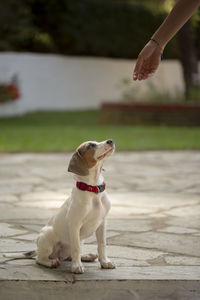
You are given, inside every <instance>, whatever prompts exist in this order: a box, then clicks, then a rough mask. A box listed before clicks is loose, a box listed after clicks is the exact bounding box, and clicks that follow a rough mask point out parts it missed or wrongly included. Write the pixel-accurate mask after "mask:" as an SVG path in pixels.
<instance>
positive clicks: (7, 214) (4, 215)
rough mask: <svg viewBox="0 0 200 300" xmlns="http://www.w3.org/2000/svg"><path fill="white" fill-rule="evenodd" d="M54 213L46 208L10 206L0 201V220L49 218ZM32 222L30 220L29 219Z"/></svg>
mask: <svg viewBox="0 0 200 300" xmlns="http://www.w3.org/2000/svg"><path fill="white" fill-rule="evenodd" d="M53 214H54V212H53V210H52V211H50V210H49V209H48V208H43V209H41V208H35V207H33V208H26V207H12V206H11V205H8V204H1V203H0V220H12V219H13V220H16V219H23V220H26V219H27V220H28V219H45V220H46V219H49V218H50V217H51V216H52V215H53ZM30 222H32V221H30Z"/></svg>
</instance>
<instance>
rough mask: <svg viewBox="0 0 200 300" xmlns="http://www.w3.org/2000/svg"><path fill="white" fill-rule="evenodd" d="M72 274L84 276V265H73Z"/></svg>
mask: <svg viewBox="0 0 200 300" xmlns="http://www.w3.org/2000/svg"><path fill="white" fill-rule="evenodd" d="M72 273H75V274H83V273H84V267H83V265H82V264H73V265H72Z"/></svg>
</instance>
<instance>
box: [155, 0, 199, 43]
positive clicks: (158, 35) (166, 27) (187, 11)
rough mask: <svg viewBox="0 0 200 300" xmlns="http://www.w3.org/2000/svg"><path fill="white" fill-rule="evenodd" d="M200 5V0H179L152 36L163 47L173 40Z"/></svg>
mask: <svg viewBox="0 0 200 300" xmlns="http://www.w3.org/2000/svg"><path fill="white" fill-rule="evenodd" d="M199 5H200V0H191V1H190V0H178V1H177V2H176V4H175V6H174V8H173V9H172V10H171V12H170V14H169V15H168V16H167V18H166V19H165V20H164V22H163V23H162V24H161V26H160V27H159V28H158V30H157V31H156V32H155V33H154V35H153V36H152V38H153V39H155V40H156V41H157V42H158V43H159V44H160V46H161V47H165V45H166V44H167V43H168V42H169V41H170V40H171V38H172V37H173V36H174V35H175V34H176V33H177V31H178V30H179V29H180V28H181V27H182V26H183V25H184V24H185V23H186V22H187V21H188V20H189V18H190V17H191V16H192V15H193V13H194V12H195V11H196V10H197V8H198V7H199Z"/></svg>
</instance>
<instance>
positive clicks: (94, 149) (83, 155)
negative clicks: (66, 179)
mask: <svg viewBox="0 0 200 300" xmlns="http://www.w3.org/2000/svg"><path fill="white" fill-rule="evenodd" d="M114 150H115V144H114V142H113V141H112V140H107V141H103V142H100V143H98V142H93V141H88V142H85V143H83V144H81V145H80V146H79V147H78V148H77V149H76V151H75V152H74V154H73V156H72V158H71V160H70V162H69V167H68V171H69V172H72V173H74V174H77V175H81V176H87V175H88V174H89V170H90V169H91V168H94V167H95V166H97V165H98V163H100V162H102V161H103V160H105V159H106V158H107V157H108V156H110V155H111V154H112V153H113V152H114Z"/></svg>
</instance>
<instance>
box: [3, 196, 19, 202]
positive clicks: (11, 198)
mask: <svg viewBox="0 0 200 300" xmlns="http://www.w3.org/2000/svg"><path fill="white" fill-rule="evenodd" d="M18 200H19V199H18V197H17V196H15V195H9V194H5V195H4V194H0V203H4V202H10V203H15V202H17V201H18Z"/></svg>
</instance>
